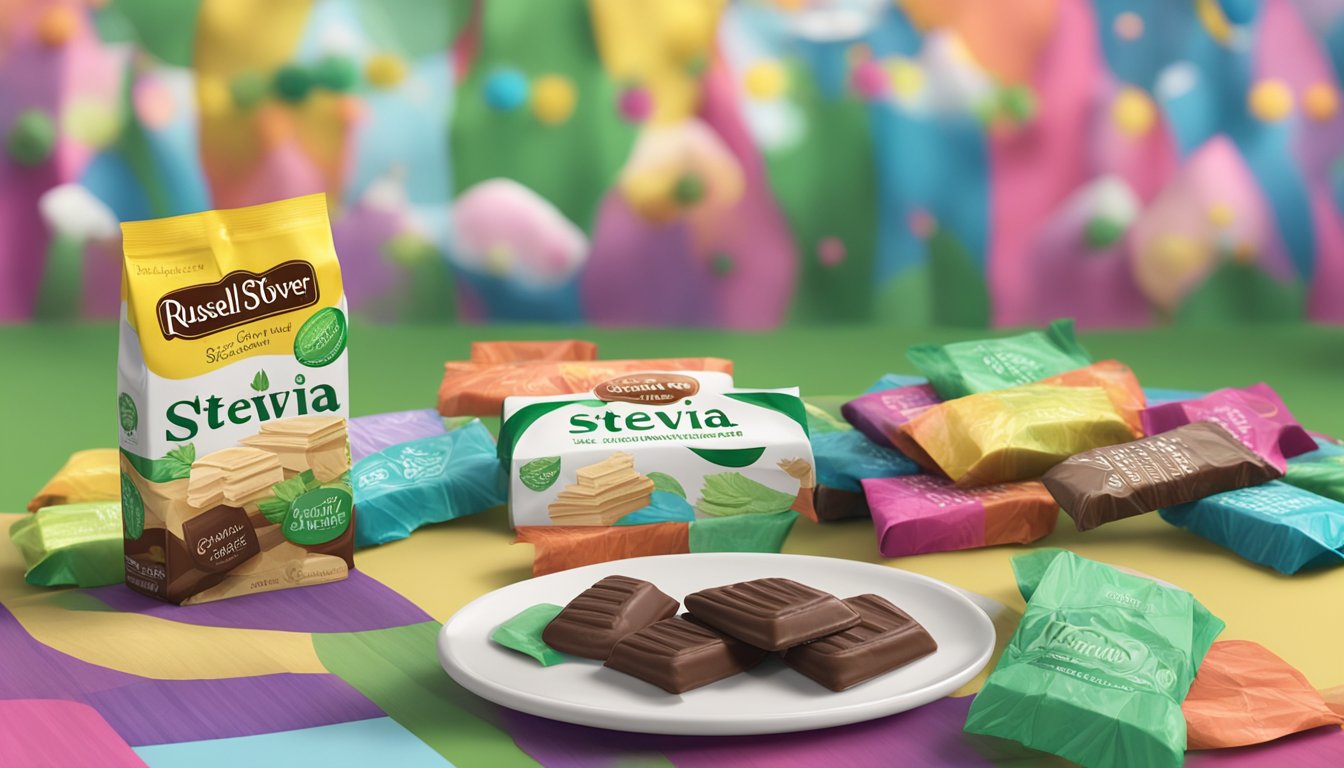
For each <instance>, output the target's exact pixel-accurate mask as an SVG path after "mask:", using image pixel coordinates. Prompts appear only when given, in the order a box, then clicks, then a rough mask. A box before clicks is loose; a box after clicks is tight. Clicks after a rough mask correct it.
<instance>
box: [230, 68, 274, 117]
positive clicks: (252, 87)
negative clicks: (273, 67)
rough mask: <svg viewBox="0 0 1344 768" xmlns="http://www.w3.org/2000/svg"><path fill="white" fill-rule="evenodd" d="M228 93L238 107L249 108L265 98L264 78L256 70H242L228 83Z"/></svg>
mask: <svg viewBox="0 0 1344 768" xmlns="http://www.w3.org/2000/svg"><path fill="white" fill-rule="evenodd" d="M229 94H230V95H231V96H233V103H234V105H235V106H237V107H238V108H239V109H251V108H252V107H255V106H256V105H258V104H260V103H261V101H262V99H265V98H266V80H265V78H263V77H262V76H261V75H259V74H257V73H256V72H244V73H242V74H241V75H238V76H237V77H235V78H233V80H232V81H231V82H230V83H229Z"/></svg>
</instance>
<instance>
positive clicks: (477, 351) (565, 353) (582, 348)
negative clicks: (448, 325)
mask: <svg viewBox="0 0 1344 768" xmlns="http://www.w3.org/2000/svg"><path fill="white" fill-rule="evenodd" d="M596 359H597V345H596V344H594V343H593V342H591V341H579V340H578V339H565V340H564V341H474V342H472V343H471V362H473V363H520V362H531V361H537V360H553V361H554V360H596Z"/></svg>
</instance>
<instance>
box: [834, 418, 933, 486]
mask: <svg viewBox="0 0 1344 768" xmlns="http://www.w3.org/2000/svg"><path fill="white" fill-rule="evenodd" d="M812 458H813V460H814V461H815V462H816V466H817V484H818V485H825V486H828V487H830V488H837V489H839V490H842V491H850V492H851V493H863V486H862V485H861V484H860V481H861V480H864V479H865V478H872V477H897V476H900V475H913V474H917V473H918V472H919V465H918V464H916V463H915V462H913V461H911V460H910V459H908V458H906V456H905V454H903V453H901V452H900V451H898V450H896V449H895V448H887V447H885V446H881V445H878V444H876V443H874V442H873V441H872V440H869V439H868V438H867V437H865V436H864V434H863V433H862V432H860V431H858V430H856V429H853V430H848V431H845V432H827V433H825V434H820V435H812Z"/></svg>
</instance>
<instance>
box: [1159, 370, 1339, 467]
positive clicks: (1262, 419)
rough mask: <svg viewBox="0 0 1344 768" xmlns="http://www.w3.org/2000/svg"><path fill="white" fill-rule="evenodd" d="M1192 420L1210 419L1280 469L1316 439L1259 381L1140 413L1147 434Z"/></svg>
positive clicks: (1272, 391) (1278, 398)
mask: <svg viewBox="0 0 1344 768" xmlns="http://www.w3.org/2000/svg"><path fill="white" fill-rule="evenodd" d="M1192 421H1212V422H1215V423H1217V424H1219V425H1221V426H1222V427H1223V428H1224V429H1226V430H1227V431H1228V432H1231V433H1232V434H1233V435H1235V436H1236V437H1237V439H1238V440H1240V441H1241V442H1242V443H1243V444H1245V446H1246V447H1247V448H1250V449H1251V450H1252V451H1255V452H1256V453H1258V454H1260V455H1261V456H1264V457H1265V459H1267V460H1268V461H1269V462H1270V463H1271V464H1273V465H1274V466H1275V467H1278V469H1279V471H1280V472H1283V471H1284V470H1285V469H1286V467H1287V461H1286V460H1287V459H1289V458H1292V457H1293V456H1297V455H1299V454H1303V453H1307V452H1310V451H1314V450H1316V441H1315V440H1312V439H1311V435H1309V434H1307V431H1306V430H1305V429H1303V428H1302V425H1301V424H1299V423H1298V422H1297V419H1296V418H1294V417H1293V414H1292V412H1291V411H1289V410H1288V406H1286V405H1284V403H1283V400H1282V399H1281V398H1280V397H1279V395H1278V393H1277V392H1275V391H1274V390H1273V388H1271V387H1270V386H1269V385H1268V384H1264V383H1260V384H1255V385H1252V386H1249V387H1242V388H1240V389H1220V390H1218V391H1216V392H1211V393H1209V394H1207V395H1205V396H1204V397H1201V398H1199V399H1197V400H1181V401H1177V402H1174V403H1164V404H1162V405H1155V406H1153V407H1152V408H1149V409H1147V410H1145V411H1144V412H1143V427H1144V431H1145V432H1146V433H1147V434H1150V435H1152V434H1157V433H1159V432H1166V431H1167V430H1169V429H1173V428H1175V427H1179V426H1180V425H1182V424H1188V423H1190V422H1192Z"/></svg>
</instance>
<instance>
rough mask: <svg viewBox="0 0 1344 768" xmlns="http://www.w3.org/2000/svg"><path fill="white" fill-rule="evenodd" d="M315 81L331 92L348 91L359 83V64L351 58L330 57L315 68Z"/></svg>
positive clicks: (318, 63)
mask: <svg viewBox="0 0 1344 768" xmlns="http://www.w3.org/2000/svg"><path fill="white" fill-rule="evenodd" d="M313 80H315V81H317V84H318V85H319V86H320V87H322V88H326V89H327V90H329V91H338V92H345V91H348V90H350V89H352V88H354V87H355V84H356V83H358V82H359V64H357V63H356V62H355V60H354V59H352V58H350V57H349V56H328V57H326V58H324V59H322V60H321V61H319V62H317V64H316V65H315V66H314V67H313Z"/></svg>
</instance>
